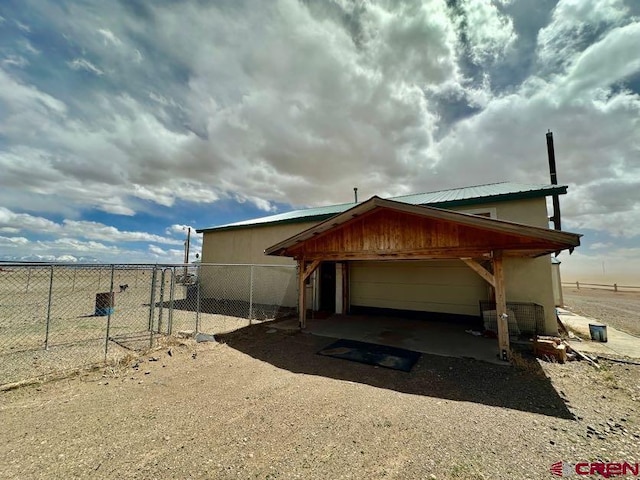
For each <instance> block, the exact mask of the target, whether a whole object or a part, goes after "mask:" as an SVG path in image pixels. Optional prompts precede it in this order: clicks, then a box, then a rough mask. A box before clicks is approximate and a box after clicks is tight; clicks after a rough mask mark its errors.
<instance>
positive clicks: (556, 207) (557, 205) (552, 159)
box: [547, 130, 562, 230]
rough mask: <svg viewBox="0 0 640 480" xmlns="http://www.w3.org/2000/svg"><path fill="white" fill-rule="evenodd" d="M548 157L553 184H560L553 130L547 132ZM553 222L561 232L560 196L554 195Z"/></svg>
mask: <svg viewBox="0 0 640 480" xmlns="http://www.w3.org/2000/svg"><path fill="white" fill-rule="evenodd" d="M547 155H548V156H549V174H550V175H551V184H552V185H557V184H558V174H557V171H556V154H555V151H554V149H553V133H552V132H551V130H549V131H548V132H547ZM551 220H552V221H553V228H555V229H556V230H561V229H562V226H561V223H560V199H559V198H558V195H557V194H555V195H553V216H552V217H551Z"/></svg>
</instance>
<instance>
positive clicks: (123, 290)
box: [120, 283, 129, 293]
mask: <svg viewBox="0 0 640 480" xmlns="http://www.w3.org/2000/svg"><path fill="white" fill-rule="evenodd" d="M127 288H129V285H127V284H126V283H125V284H124V285H120V293H122V292H126V291H127Z"/></svg>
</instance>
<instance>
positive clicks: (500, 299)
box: [493, 250, 511, 361]
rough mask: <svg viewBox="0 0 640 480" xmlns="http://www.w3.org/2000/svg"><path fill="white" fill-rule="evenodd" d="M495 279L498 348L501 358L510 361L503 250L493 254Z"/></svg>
mask: <svg viewBox="0 0 640 480" xmlns="http://www.w3.org/2000/svg"><path fill="white" fill-rule="evenodd" d="M493 277H494V279H495V287H494V288H495V291H496V320H497V324H498V347H499V349H500V352H499V353H500V358H501V359H502V360H505V361H506V360H509V358H510V356H511V353H510V351H509V322H508V321H507V318H508V317H507V296H506V292H505V282H504V265H503V262H502V250H495V251H494V252H493Z"/></svg>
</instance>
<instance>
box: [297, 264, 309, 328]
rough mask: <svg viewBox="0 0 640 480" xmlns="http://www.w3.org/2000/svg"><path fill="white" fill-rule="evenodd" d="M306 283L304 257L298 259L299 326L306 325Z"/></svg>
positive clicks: (303, 326)
mask: <svg viewBox="0 0 640 480" xmlns="http://www.w3.org/2000/svg"><path fill="white" fill-rule="evenodd" d="M305 294H306V285H305V277H304V258H301V259H300V260H298V323H299V325H300V328H301V329H302V328H305V327H306V325H307V306H306V303H305V297H306V295H305Z"/></svg>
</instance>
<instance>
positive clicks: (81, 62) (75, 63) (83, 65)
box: [67, 58, 104, 76]
mask: <svg viewBox="0 0 640 480" xmlns="http://www.w3.org/2000/svg"><path fill="white" fill-rule="evenodd" d="M67 65H69V68H71V69H72V70H86V71H87V72H91V73H94V74H96V75H98V76H100V75H104V72H103V71H102V70H100V69H99V68H98V67H96V66H95V65H94V64H93V63H91V62H90V61H89V60H87V59H86V58H75V59H73V60H72V61H70V62H67Z"/></svg>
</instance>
